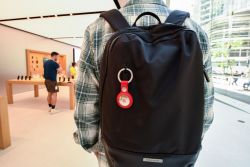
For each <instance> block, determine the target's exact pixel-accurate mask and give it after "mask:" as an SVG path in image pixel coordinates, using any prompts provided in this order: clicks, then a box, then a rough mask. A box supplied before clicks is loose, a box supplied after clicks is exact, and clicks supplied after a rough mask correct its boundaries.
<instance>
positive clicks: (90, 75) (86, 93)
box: [74, 28, 100, 152]
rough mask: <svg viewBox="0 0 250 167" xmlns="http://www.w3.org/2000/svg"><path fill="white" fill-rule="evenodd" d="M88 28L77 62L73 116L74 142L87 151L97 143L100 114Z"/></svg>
mask: <svg viewBox="0 0 250 167" xmlns="http://www.w3.org/2000/svg"><path fill="white" fill-rule="evenodd" d="M92 43H93V40H92V37H91V33H90V28H87V29H86V31H85V34H84V40H83V46H82V53H81V57H80V61H79V75H78V79H77V82H76V109H75V114H74V119H75V123H76V126H77V131H76V132H75V134H74V137H75V140H77V142H78V143H79V144H81V146H82V147H83V148H84V149H86V150H87V151H89V152H90V151H91V148H92V147H93V146H94V145H95V144H96V143H97V142H98V133H99V122H100V113H99V111H98V103H99V97H98V88H99V83H98V79H97V75H96V70H97V69H96V68H97V65H96V62H95V59H94V51H93V49H92Z"/></svg>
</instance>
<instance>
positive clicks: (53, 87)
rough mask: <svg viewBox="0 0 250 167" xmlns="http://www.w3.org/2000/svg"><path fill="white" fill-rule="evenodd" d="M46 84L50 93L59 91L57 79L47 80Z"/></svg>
mask: <svg viewBox="0 0 250 167" xmlns="http://www.w3.org/2000/svg"><path fill="white" fill-rule="evenodd" d="M45 86H46V88H47V91H48V92H50V93H57V92H59V87H58V86H57V82H56V81H51V80H45Z"/></svg>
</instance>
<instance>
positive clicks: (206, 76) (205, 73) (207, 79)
mask: <svg viewBox="0 0 250 167" xmlns="http://www.w3.org/2000/svg"><path fill="white" fill-rule="evenodd" d="M203 73H204V76H205V78H206V81H207V82H210V79H209V76H208V74H207V72H206V70H205V65H203Z"/></svg>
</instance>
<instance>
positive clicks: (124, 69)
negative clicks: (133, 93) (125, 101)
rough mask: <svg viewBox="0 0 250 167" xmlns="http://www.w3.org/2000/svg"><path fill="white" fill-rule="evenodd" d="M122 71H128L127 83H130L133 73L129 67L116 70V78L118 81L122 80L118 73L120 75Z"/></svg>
mask: <svg viewBox="0 0 250 167" xmlns="http://www.w3.org/2000/svg"><path fill="white" fill-rule="evenodd" d="M123 71H128V72H130V79H129V81H128V83H130V82H131V81H132V80H133V78H134V75H133V72H132V70H130V69H129V68H122V69H121V70H120V71H119V72H118V75H117V78H118V80H119V82H122V80H121V77H120V75H121V73H122V72H123Z"/></svg>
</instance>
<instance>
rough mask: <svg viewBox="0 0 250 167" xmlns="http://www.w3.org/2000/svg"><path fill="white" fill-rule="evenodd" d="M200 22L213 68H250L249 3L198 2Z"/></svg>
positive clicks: (227, 0)
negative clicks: (209, 49) (206, 33)
mask: <svg viewBox="0 0 250 167" xmlns="http://www.w3.org/2000/svg"><path fill="white" fill-rule="evenodd" d="M200 23H201V26H202V27H203V28H204V29H205V30H206V31H207V32H208V36H209V38H210V42H211V46H212V48H211V49H212V54H213V63H214V65H215V66H224V67H225V68H229V67H230V68H231V69H232V68H233V69H234V70H235V71H238V72H243V73H244V72H245V71H247V70H248V68H249V67H250V0H200Z"/></svg>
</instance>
